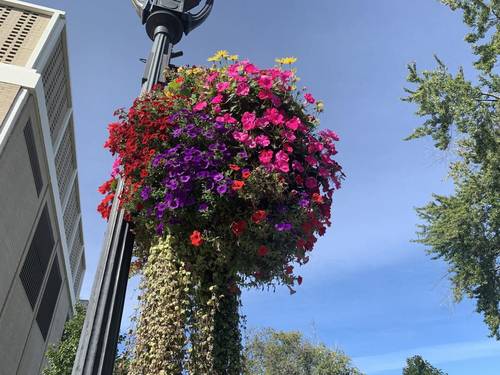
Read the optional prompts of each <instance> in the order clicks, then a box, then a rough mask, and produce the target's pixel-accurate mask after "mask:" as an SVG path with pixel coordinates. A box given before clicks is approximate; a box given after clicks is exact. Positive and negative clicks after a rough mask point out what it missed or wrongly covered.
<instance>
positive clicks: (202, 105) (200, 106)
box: [193, 101, 208, 112]
mask: <svg viewBox="0 0 500 375" xmlns="http://www.w3.org/2000/svg"><path fill="white" fill-rule="evenodd" d="M207 105H208V104H207V102H205V101H203V102H199V103H198V104H196V105H195V106H194V107H193V110H194V111H195V112H199V111H203V110H204V109H205V108H206V107H207Z"/></svg>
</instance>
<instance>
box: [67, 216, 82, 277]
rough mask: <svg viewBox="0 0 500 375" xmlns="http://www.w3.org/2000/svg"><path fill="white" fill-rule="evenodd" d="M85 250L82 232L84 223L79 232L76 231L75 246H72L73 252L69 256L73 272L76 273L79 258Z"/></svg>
mask: <svg viewBox="0 0 500 375" xmlns="http://www.w3.org/2000/svg"><path fill="white" fill-rule="evenodd" d="M82 250H83V233H82V223H81V222H80V225H79V226H78V232H77V233H76V237H75V240H74V242H73V247H72V248H71V253H70V256H69V262H70V265H71V274H72V275H74V274H75V271H76V267H77V266H78V263H79V260H80V258H81V254H82Z"/></svg>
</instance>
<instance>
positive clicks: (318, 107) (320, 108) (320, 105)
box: [316, 100, 325, 112]
mask: <svg viewBox="0 0 500 375" xmlns="http://www.w3.org/2000/svg"><path fill="white" fill-rule="evenodd" d="M323 109H325V104H324V103H323V102H322V101H321V100H318V101H317V102H316V110H317V111H318V112H323Z"/></svg>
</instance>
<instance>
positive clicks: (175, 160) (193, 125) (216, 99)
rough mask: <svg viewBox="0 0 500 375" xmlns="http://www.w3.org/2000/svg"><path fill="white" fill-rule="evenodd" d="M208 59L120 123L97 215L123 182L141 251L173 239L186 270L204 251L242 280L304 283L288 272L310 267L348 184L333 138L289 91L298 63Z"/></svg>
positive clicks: (299, 95)
mask: <svg viewBox="0 0 500 375" xmlns="http://www.w3.org/2000/svg"><path fill="white" fill-rule="evenodd" d="M210 61H213V62H214V65H213V66H212V67H210V68H199V67H181V68H178V69H177V70H176V71H169V72H168V73H167V74H168V77H167V78H168V80H169V82H170V83H169V84H168V85H167V86H165V87H160V86H158V87H156V88H155V89H154V90H153V91H152V92H151V93H148V94H146V95H144V96H142V97H140V98H138V99H136V101H135V102H134V104H133V106H132V107H131V108H130V109H129V110H128V112H127V111H123V110H122V111H120V112H119V113H118V116H119V121H118V122H116V123H113V124H111V125H110V127H109V132H110V137H109V139H108V141H107V143H106V147H107V148H109V149H110V151H111V152H112V153H113V154H114V155H115V156H116V157H117V159H116V163H115V165H114V167H113V172H112V177H111V179H110V180H109V181H108V182H106V183H105V184H104V185H103V186H101V188H100V191H101V192H102V193H104V194H107V195H106V197H105V198H104V200H103V202H102V203H101V205H100V206H99V211H100V212H101V213H102V214H103V216H104V217H106V216H107V215H108V214H109V210H110V205H111V203H112V200H113V197H114V193H115V188H116V178H117V176H118V175H120V176H121V177H122V178H123V179H124V185H125V189H124V191H123V193H122V195H121V196H120V200H121V204H122V206H123V207H124V208H125V209H126V211H127V212H128V214H129V217H130V218H131V219H132V220H133V221H134V222H135V224H136V227H137V228H138V233H145V235H144V236H143V237H144V238H143V240H144V241H147V239H148V237H151V236H152V235H153V234H155V235H157V236H163V235H166V234H170V235H172V236H174V237H175V238H177V240H178V249H177V250H176V251H177V252H178V253H179V255H180V256H183V257H185V258H186V259H187V260H188V262H189V263H190V264H193V265H197V266H199V267H203V264H202V262H201V261H197V260H196V257H197V256H198V255H199V254H200V253H203V252H210V251H211V252H213V253H214V254H216V255H217V257H220V259H223V260H224V262H226V263H227V268H228V272H230V273H231V274H235V275H236V274H237V275H239V277H240V281H243V280H245V281H246V282H249V283H261V282H263V283H266V282H270V281H272V280H276V279H278V280H281V281H283V282H284V283H286V284H288V285H293V284H294V283H295V282H297V283H298V284H300V283H301V282H302V278H301V277H300V276H298V277H297V276H294V270H293V265H292V263H293V262H298V263H299V264H301V263H305V262H307V261H308V256H307V252H309V251H311V250H312V249H313V246H314V243H315V242H316V238H317V236H318V235H323V234H324V233H325V230H326V227H327V226H329V225H330V216H331V213H330V208H331V204H332V197H333V192H334V190H335V189H338V188H339V187H340V180H341V179H342V178H343V173H342V170H341V167H340V166H339V165H338V164H337V162H335V160H334V159H333V157H334V155H335V154H336V153H337V151H336V149H335V142H336V141H338V140H339V139H338V136H337V135H336V134H335V133H334V132H333V131H330V130H322V131H319V132H318V131H316V129H317V127H318V121H317V119H316V118H315V117H314V116H313V115H312V114H311V111H310V110H309V109H310V108H313V109H315V110H316V111H317V112H320V111H321V110H322V107H323V105H322V103H321V102H319V101H316V99H315V98H314V97H313V96H312V95H311V94H310V93H306V92H304V91H303V90H297V89H296V86H295V85H296V82H297V77H296V75H295V71H294V70H292V69H287V68H286V67H285V65H284V64H290V63H293V62H294V61H295V59H293V58H285V59H280V60H277V62H278V65H277V66H275V67H273V68H270V69H259V68H258V67H256V66H255V65H253V64H252V63H250V62H249V61H245V60H244V61H238V60H237V57H236V56H234V55H229V54H228V53H227V52H225V51H219V52H218V53H217V54H216V55H215V56H214V57H212V58H211V59H210ZM136 255H140V254H136ZM193 267H195V266H193Z"/></svg>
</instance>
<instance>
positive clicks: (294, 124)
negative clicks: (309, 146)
mask: <svg viewBox="0 0 500 375" xmlns="http://www.w3.org/2000/svg"><path fill="white" fill-rule="evenodd" d="M285 125H286V127H287V128H288V129H290V130H293V131H295V130H297V129H298V128H299V126H300V119H299V118H298V117H294V118H292V119H290V120H288V121H287V122H286V124H285Z"/></svg>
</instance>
